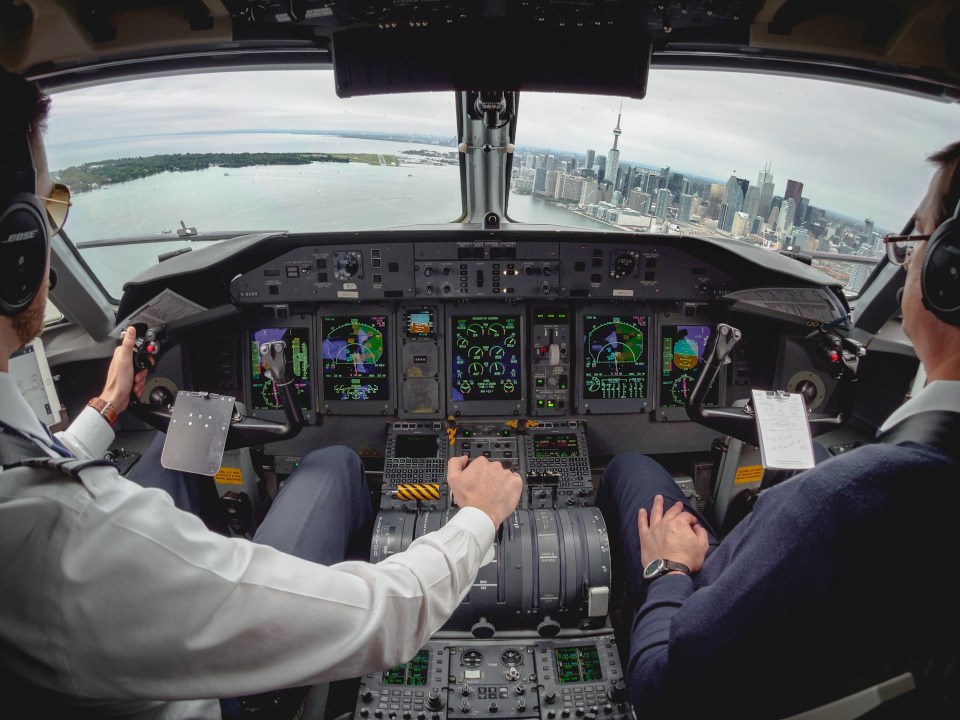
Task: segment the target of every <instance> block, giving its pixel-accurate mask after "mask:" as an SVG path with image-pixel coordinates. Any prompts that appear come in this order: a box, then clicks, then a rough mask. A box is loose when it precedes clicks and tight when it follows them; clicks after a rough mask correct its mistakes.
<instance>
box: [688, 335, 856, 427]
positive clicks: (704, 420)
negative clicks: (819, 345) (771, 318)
mask: <svg viewBox="0 0 960 720" xmlns="http://www.w3.org/2000/svg"><path fill="white" fill-rule="evenodd" d="M742 336H743V335H742V333H741V332H740V331H739V330H738V329H737V328H735V327H733V326H732V325H727V324H726V323H720V324H719V325H717V327H716V330H715V331H714V333H713V336H712V338H711V345H710V349H709V351H708V352H707V358H706V361H705V363H704V367H703V372H701V373H700V377H699V378H698V379H697V383H696V385H695V386H694V388H693V392H692V393H690V397H689V398H688V399H687V404H686V410H687V415H688V416H689V417H690V419H691V420H693V421H695V422H697V423H700V424H701V425H705V426H707V427H709V428H712V429H713V430H717V431H719V432H722V433H723V434H724V435H730V436H731V437H734V438H737V439H738V440H742V441H743V442H745V443H748V444H750V445H759V444H760V438H759V436H758V434H757V423H756V420H755V419H754V414H753V406H752V405H751V403H750V402H749V401H747V404H746V405H744V406H743V407H723V408H705V407H704V405H703V403H704V400H705V399H706V397H707V391H708V390H709V389H710V386H711V385H713V383H714V382H716V380H717V375H719V374H720V368H721V367H723V366H724V365H727V364H729V363H730V354H731V353H732V352H733V348H734V346H735V345H736V344H737V343H738V342H739V341H740V338H741V337H742ZM830 340H831V341H832V342H831V347H832V346H833V345H834V344H835V345H836V347H837V348H839V350H838V351H837V352H836V353H835V355H831V357H832V359H833V361H834V366H835V369H834V377H835V378H836V379H837V380H839V381H840V385H839V388H838V391H839V396H838V399H839V405H840V410H839V412H838V413H837V414H836V415H824V414H820V413H810V414H809V415H808V420H809V422H810V434H811V435H814V436H816V435H820V434H822V433H825V432H827V431H828V430H832V429H833V428H836V427H838V426H840V425H843V424H844V423H845V422H846V421H847V420H848V419H849V417H850V413H851V411H852V410H853V397H854V387H855V383H856V379H857V367H858V365H859V362H860V358H861V357H863V355H864V354H865V353H866V351H865V349H864V348H863V346H862V345H860V344H859V343H856V342H854V341H852V340H849V339H847V338H843V339H841V338H838V337H835V336H832V335H831V336H830ZM798 390H800V392H803V388H798ZM804 394H806V393H804Z"/></svg>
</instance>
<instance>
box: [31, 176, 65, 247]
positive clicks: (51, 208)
mask: <svg viewBox="0 0 960 720" xmlns="http://www.w3.org/2000/svg"><path fill="white" fill-rule="evenodd" d="M37 199H38V200H43V203H44V205H46V208H47V221H48V222H49V223H50V231H51V234H52V235H56V234H57V233H58V232H60V230H62V229H63V224H64V223H65V222H66V221H67V213H69V212H70V206H71V205H73V203H72V202H71V201H70V188H68V187H67V186H66V185H64V184H63V183H57V184H56V185H54V186H53V192H51V193H50V197H40V196H39V195H38V196H37Z"/></svg>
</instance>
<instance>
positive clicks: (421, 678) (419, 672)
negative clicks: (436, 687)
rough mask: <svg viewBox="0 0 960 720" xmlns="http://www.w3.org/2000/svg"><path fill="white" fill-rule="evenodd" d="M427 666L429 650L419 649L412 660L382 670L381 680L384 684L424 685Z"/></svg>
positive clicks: (428, 665)
mask: <svg viewBox="0 0 960 720" xmlns="http://www.w3.org/2000/svg"><path fill="white" fill-rule="evenodd" d="M429 667H430V651H429V650H421V651H420V652H418V653H417V654H416V655H415V656H414V657H413V660H410V661H408V662H405V663H403V664H401V665H395V666H394V667H392V668H390V669H389V670H384V671H383V680H382V682H383V684H384V685H412V686H414V687H416V686H419V685H426V684H427V670H428V668H429Z"/></svg>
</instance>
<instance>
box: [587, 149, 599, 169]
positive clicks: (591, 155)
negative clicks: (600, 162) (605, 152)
mask: <svg viewBox="0 0 960 720" xmlns="http://www.w3.org/2000/svg"><path fill="white" fill-rule="evenodd" d="M596 157H597V153H596V152H595V151H594V150H587V170H593V161H594V160H595V159H596Z"/></svg>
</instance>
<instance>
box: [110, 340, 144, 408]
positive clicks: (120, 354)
mask: <svg viewBox="0 0 960 720" xmlns="http://www.w3.org/2000/svg"><path fill="white" fill-rule="evenodd" d="M136 339H137V331H136V329H135V328H134V327H132V326H131V327H128V328H127V329H126V330H125V331H124V333H123V338H122V340H121V343H120V345H118V346H117V349H116V350H114V351H113V359H112V360H111V361H110V369H109V370H107V382H106V384H105V385H104V386H103V392H102V393H100V397H101V398H103V399H104V400H106V401H107V402H109V403H110V404H111V405H113V407H114V408H115V409H116V411H117V413H118V414H119V413H122V412H123V411H124V410H126V409H127V404H128V403H129V402H130V393H131V391H132V392H133V393H134V394H135V395H137V396H139V395H140V393H142V392H143V385H144V383H146V381H147V371H146V370H140V371H139V372H138V373H136V374H134V372H133V344H134V342H135V341H136Z"/></svg>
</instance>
